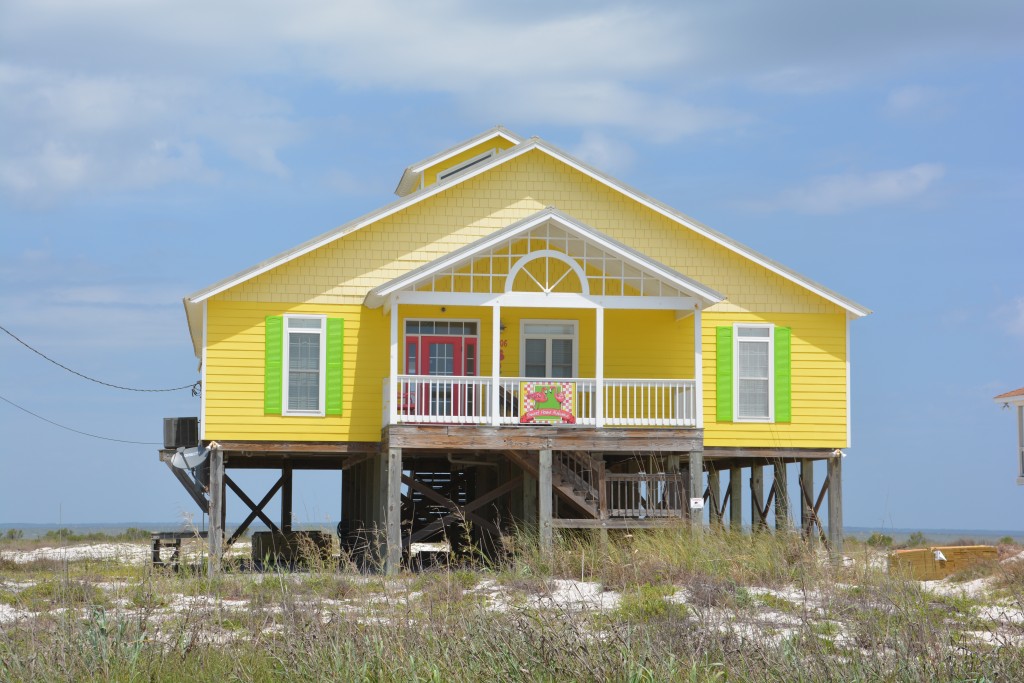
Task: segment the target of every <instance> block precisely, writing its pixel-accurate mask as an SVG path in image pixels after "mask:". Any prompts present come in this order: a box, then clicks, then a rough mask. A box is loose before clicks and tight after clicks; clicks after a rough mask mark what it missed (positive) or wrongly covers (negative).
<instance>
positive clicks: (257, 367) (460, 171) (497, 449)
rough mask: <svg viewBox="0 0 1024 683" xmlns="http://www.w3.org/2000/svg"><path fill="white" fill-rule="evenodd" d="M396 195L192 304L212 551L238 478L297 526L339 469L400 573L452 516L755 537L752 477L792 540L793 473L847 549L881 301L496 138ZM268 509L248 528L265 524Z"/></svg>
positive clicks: (348, 511)
mask: <svg viewBox="0 0 1024 683" xmlns="http://www.w3.org/2000/svg"><path fill="white" fill-rule="evenodd" d="M396 193H397V194H398V195H399V199H398V200H397V201H395V202H393V203H391V204H389V205H387V206H384V207H383V208H381V209H379V210H377V211H374V212H372V213H370V214H368V215H366V216H363V217H361V218H358V219H356V220H354V221H351V222H349V223H346V224H345V225H342V226H341V227H338V228H336V229H334V230H331V231H329V232H327V233H325V234H323V235H321V236H319V237H316V238H314V239H312V240H310V241H308V242H305V243H303V244H300V245H298V246H296V247H295V248H293V249H290V250H288V251H286V252H284V253H283V254H280V255H278V256H275V257H273V258H271V259H268V260H267V261H264V262H263V263H260V264H258V265H256V266H254V267H252V268H250V269H248V270H245V271H243V272H241V273H239V274H237V275H234V276H232V277H229V278H227V279H225V280H222V281H221V282H218V283H217V284H214V285H211V286H210V287H207V288H205V289H203V290H200V291H198V292H196V293H194V294H191V295H189V296H188V297H186V298H185V300H184V303H185V310H186V313H187V317H188V325H189V330H190V332H191V336H192V342H193V345H194V348H195V352H196V355H197V356H198V357H199V358H200V359H201V362H202V366H201V367H202V379H203V394H202V415H201V434H200V438H201V440H202V443H203V444H204V445H207V446H210V451H211V453H212V454H213V455H212V457H211V461H212V463H213V465H212V466H213V471H212V472H211V476H212V482H213V483H212V485H211V486H210V498H211V500H210V503H211V505H212V506H213V507H212V509H213V511H214V514H212V515H211V518H212V519H213V526H212V531H214V533H211V538H214V537H216V538H217V539H218V540H216V541H214V540H211V548H213V549H214V550H218V551H219V548H220V546H219V545H215V544H216V543H219V537H220V534H219V533H217V532H219V531H220V530H219V529H218V528H217V524H218V519H221V520H222V519H223V495H222V491H223V484H220V483H219V482H221V481H222V479H223V477H224V475H223V471H222V468H223V467H227V468H233V467H234V468H244V467H250V468H251V467H263V468H275V469H276V468H280V469H281V470H282V479H281V481H279V483H278V485H279V486H280V487H281V488H282V489H283V490H284V494H283V497H284V500H283V501H282V505H283V511H282V526H284V527H286V528H287V525H288V524H289V520H290V514H291V510H290V508H291V493H290V479H291V474H290V473H291V470H292V469H296V468H307V469H341V470H344V474H343V477H342V482H343V483H342V508H343V509H342V517H343V519H342V524H341V525H340V528H341V529H343V530H348V531H349V536H348V537H347V538H346V542H352V543H354V542H355V541H356V539H357V538H364V537H365V533H366V532H367V531H372V530H375V529H379V530H381V534H382V535H381V536H380V539H381V541H382V542H383V544H384V547H385V553H384V555H385V558H386V560H387V561H388V563H389V567H391V568H393V567H394V566H396V563H397V561H398V558H399V552H400V549H401V547H402V546H403V545H406V546H407V545H408V543H409V542H410V541H411V542H418V541H427V540H431V539H433V538H436V537H437V536H438V535H439V534H443V533H444V532H445V529H446V527H450V526H451V525H452V524H453V523H457V522H459V521H462V520H466V521H469V522H472V525H471V527H472V538H473V539H475V540H476V541H478V542H479V543H481V544H482V545H483V546H485V547H486V546H487V545H488V544H490V543H491V542H493V541H494V540H495V538H496V537H497V536H498V535H499V534H501V533H503V532H506V531H508V530H509V529H511V528H512V527H513V525H515V524H521V523H526V524H533V525H538V526H537V528H539V533H540V539H541V542H542V543H543V544H545V545H546V544H548V543H549V542H550V538H551V529H552V527H577V528H624V527H636V526H650V525H654V524H663V523H665V520H666V519H667V518H673V517H675V518H679V517H682V518H689V519H690V520H692V523H693V524H694V525H700V524H703V520H704V515H705V512H704V510H708V513H707V514H708V516H709V518H710V520H711V521H712V522H715V523H718V522H722V521H723V517H728V519H729V520H730V522H731V523H732V524H734V525H739V524H740V523H741V520H742V516H743V515H742V510H741V501H742V499H743V496H742V492H743V488H744V487H743V484H742V482H743V480H744V478H745V477H747V478H748V479H749V486H750V489H751V491H752V492H753V500H754V503H753V505H752V507H753V508H755V509H754V510H752V511H751V514H750V521H751V522H753V523H754V524H755V525H759V524H764V522H765V520H766V518H767V515H768V510H769V508H770V506H771V504H772V503H773V502H774V504H775V512H776V515H777V519H778V523H779V524H780V525H783V524H785V523H786V521H787V520H788V519H789V495H788V492H789V487H788V486H786V484H787V480H786V472H787V468H786V465H787V464H792V463H800V465H801V467H800V473H801V476H800V486H799V487H798V489H799V490H800V492H801V493H800V499H801V500H800V501H799V502H798V503H797V505H798V506H799V507H800V508H801V509H802V515H801V518H802V524H803V525H804V527H805V530H806V531H807V532H808V533H812V532H813V533H814V534H815V535H818V534H820V535H822V536H824V535H825V534H824V531H825V529H824V527H823V526H822V523H821V521H820V519H819V518H818V514H817V513H818V510H819V509H820V507H821V504H822V500H823V499H824V498H825V495H826V493H828V498H829V507H830V514H829V520H830V521H829V527H830V529H829V531H830V533H829V536H830V537H831V540H832V541H833V542H834V543H840V542H841V529H842V517H841V497H840V494H839V492H840V489H841V469H840V467H839V463H840V460H839V457H840V455H841V453H840V451H839V449H842V448H845V447H847V446H849V444H850V363H849V358H850V355H849V324H850V321H851V320H854V319H856V318H860V317H862V316H865V315H867V314H868V313H869V311H868V310H867V309H866V308H864V307H863V306H860V305H858V304H856V303H854V302H852V301H850V300H849V299H846V298H844V297H842V296H840V295H838V294H836V293H835V292H832V291H830V290H828V289H826V288H825V287H823V286H822V285H819V284H817V283H815V282H812V281H811V280H809V279H808V278H806V277H804V276H802V275H800V274H798V273H795V272H793V271H792V270H789V269H788V268H786V267H784V266H782V265H780V264H778V263H776V262H775V261H773V260H771V259H769V258H767V257H765V256H762V255H760V254H758V253H756V252H754V251H753V250H751V249H749V248H747V247H745V246H743V245H741V244H739V243H737V242H736V241H734V240H732V239H730V238H728V237H726V236H725V235H722V234H720V233H718V232H715V231H713V230H711V229H710V228H708V227H706V226H704V225H702V224H700V223H698V222H697V221H695V220H693V219H691V218H688V217H687V216H685V215H683V214H681V213H679V212H678V211H676V210H674V209H672V208H670V207H668V206H665V205H664V204H662V203H660V202H658V201H656V200H653V199H651V198H649V197H647V196H645V195H643V194H641V193H639V192H638V191H636V190H634V189H632V188H630V187H628V186H626V185H624V184H623V183H621V182H619V181H617V180H615V179H613V178H611V177H609V176H607V175H605V174H604V173H602V172H600V171H599V170H596V169H594V168H591V167H590V166H588V165H586V164H584V163H583V162H581V161H579V160H577V159H575V158H573V157H572V156H570V155H568V154H566V153H565V152H563V151H561V150H559V149H557V148H555V147H553V146H552V145H550V144H548V143H547V142H545V141H543V140H540V139H537V138H529V139H524V138H521V137H519V136H517V135H514V134H512V133H511V132H509V131H507V130H505V129H502V128H495V129H493V130H490V131H488V132H486V133H484V134H482V135H479V136H477V137H475V138H473V139H471V140H468V141H466V142H465V143H463V144H460V145H457V146H456V147H453V148H452V149H449V150H447V151H445V152H442V153H440V154H438V155H436V156H433V157H431V158H429V159H426V160H424V161H422V162H420V163H418V164H415V165H413V166H410V167H409V168H407V169H406V170H405V172H404V173H403V174H402V178H401V181H400V182H399V184H398V188H397V190H396ZM289 227H292V226H289ZM816 460H828V463H829V466H828V471H829V477H828V480H827V483H826V485H825V486H823V487H822V489H821V490H820V491H819V490H817V489H815V487H814V483H813V468H812V465H813V462H814V461H816ZM765 466H773V467H774V477H773V478H772V482H773V484H772V486H770V487H769V488H768V491H767V493H766V491H765V489H764V483H763V468H764V467H765ZM723 472H724V473H726V474H727V476H728V482H727V484H728V485H727V486H726V490H725V494H724V495H723V493H722V484H723V480H722V479H721V473H723ZM745 472H746V473H747V474H746V475H745V474H744V473H745ZM705 474H706V480H705ZM705 481H706V483H705ZM228 485H230V486H231V487H232V488H233V489H235V488H236V487H235V485H234V483H233V482H230V477H228ZM267 499H268V500H269V496H268V497H267ZM265 502H266V501H264V502H263V503H261V504H260V505H257V504H252V503H251V501H246V504H248V505H250V507H251V508H252V510H253V513H252V514H251V515H250V518H255V517H257V516H260V515H263V516H262V517H261V518H262V519H264V521H266V522H267V523H270V522H269V520H268V519H267V517H266V515H264V514H263V513H262V507H263V506H264V505H265ZM705 502H706V507H705ZM794 509H795V508H794ZM218 510H219V512H220V514H217V511H218ZM727 510H728V511H727ZM448 532H449V533H448V536H449V537H460V538H461V537H462V536H463V535H462V534H452V533H451V529H448ZM360 534H363V535H362V536H361V535H360Z"/></svg>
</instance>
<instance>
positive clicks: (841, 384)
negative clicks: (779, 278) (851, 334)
mask: <svg viewBox="0 0 1024 683" xmlns="http://www.w3.org/2000/svg"><path fill="white" fill-rule="evenodd" d="M737 322H739V323H746V322H753V323H774V324H775V325H778V326H780V327H789V328H790V329H791V330H792V332H793V342H792V368H793V380H792V381H793V388H792V396H793V420H792V422H788V423H781V422H779V423H774V424H764V423H757V422H716V421H715V405H716V404H715V400H716V386H715V369H716V361H717V352H718V350H717V349H716V348H715V347H716V340H715V328H716V327H718V326H720V325H727V326H731V325H732V324H733V323H737ZM701 328H702V335H701V338H702V346H703V352H704V353H703V356H704V444H705V445H706V446H763V447H774V448H844V447H845V446H846V445H847V444H846V417H847V416H846V316H845V314H842V313H833V314H800V313H797V314H772V315H763V316H762V315H754V314H749V313H746V314H741V313H705V314H704V319H703V324H702V326H701Z"/></svg>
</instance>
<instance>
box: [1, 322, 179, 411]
mask: <svg viewBox="0 0 1024 683" xmlns="http://www.w3.org/2000/svg"><path fill="white" fill-rule="evenodd" d="M0 330H3V331H4V332H6V333H7V334H9V335H10V336H11V338H12V339H14V341H16V342H18V343H19V344H21V345H22V346H24V347H25V348H26V349H28V350H29V351H31V352H32V353H35V354H37V355H39V356H42V357H43V358H45V359H46V360H48V361H50V362H51V363H53V364H54V365H56V366H57V367H59V368H64V369H65V370H67V371H68V372H70V373H71V374H72V375H78V376H79V377H81V378H82V379H87V380H89V381H90V382H96V384H102V385H103V386H105V387H111V388H113V389H123V390H124V391H141V392H162V391H181V390H182V389H191V390H192V395H193V396H197V395H198V394H199V382H193V383H192V384H185V385H184V386H180V387H172V388H170V389H136V388H135V387H123V386H121V385H119V384H111V383H110V382H104V381H103V380H99V379H96V378H95V377H89V376H88V375H83V374H82V373H80V372H78V371H77V370H72V369H71V368H69V367H68V366H66V365H64V364H63V363H58V362H57V361H55V360H54V359H52V358H50V357H49V356H47V355H46V354H45V353H43V352H42V351H40V350H38V349H36V348H33V347H32V346H30V345H29V344H28V343H27V342H26V341H24V340H22V339H20V338H19V337H18V335H16V334H14V333H13V332H11V331H10V330H9V329H7V328H6V327H4V326H3V325H0Z"/></svg>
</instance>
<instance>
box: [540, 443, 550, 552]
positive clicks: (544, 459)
mask: <svg viewBox="0 0 1024 683" xmlns="http://www.w3.org/2000/svg"><path fill="white" fill-rule="evenodd" d="M551 497H552V486H551V450H550V449H545V450H542V451H540V464H539V466H538V472H537V521H538V526H539V530H538V535H539V540H540V550H541V553H543V554H544V555H545V556H546V557H549V558H550V557H551V555H552V553H553V551H554V536H553V532H552V528H551V516H552V514H551Z"/></svg>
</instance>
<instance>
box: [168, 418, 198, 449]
mask: <svg viewBox="0 0 1024 683" xmlns="http://www.w3.org/2000/svg"><path fill="white" fill-rule="evenodd" d="M198 445H199V418H198V417H165V418H164V448H181V447H182V446H184V447H186V448H191V447H192V446H198Z"/></svg>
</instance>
